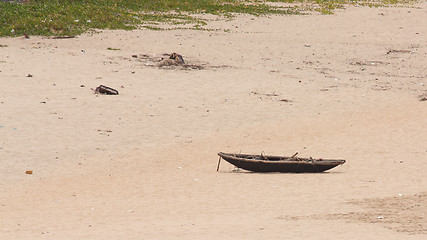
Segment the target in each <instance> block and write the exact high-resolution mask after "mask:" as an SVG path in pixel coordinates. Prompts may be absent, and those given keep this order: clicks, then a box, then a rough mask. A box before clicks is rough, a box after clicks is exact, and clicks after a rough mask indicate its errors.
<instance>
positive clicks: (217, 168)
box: [216, 156, 221, 172]
mask: <svg viewBox="0 0 427 240" xmlns="http://www.w3.org/2000/svg"><path fill="white" fill-rule="evenodd" d="M220 163H221V156H219V159H218V167H216V171H217V172H218V171H219V164H220Z"/></svg>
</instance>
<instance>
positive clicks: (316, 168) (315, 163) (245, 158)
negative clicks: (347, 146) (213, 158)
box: [217, 152, 345, 173]
mask: <svg viewBox="0 0 427 240" xmlns="http://www.w3.org/2000/svg"><path fill="white" fill-rule="evenodd" d="M297 154H298V153H296V154H294V156H292V157H283V156H265V155H262V154H261V155H249V154H233V153H223V152H220V153H218V155H219V157H220V158H219V161H218V168H217V171H218V169H219V164H220V161H221V158H223V159H224V160H225V161H227V162H229V163H231V164H233V165H234V166H236V167H238V168H241V169H245V170H248V171H252V172H282V173H283V172H284V173H317V172H323V171H326V170H329V169H331V168H334V167H336V166H338V165H341V164H344V163H345V160H331V159H321V158H320V159H313V158H298V157H296V155H297Z"/></svg>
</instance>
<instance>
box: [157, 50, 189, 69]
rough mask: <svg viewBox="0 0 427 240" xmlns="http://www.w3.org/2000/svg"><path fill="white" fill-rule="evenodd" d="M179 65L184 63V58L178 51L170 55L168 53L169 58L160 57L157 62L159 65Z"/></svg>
mask: <svg viewBox="0 0 427 240" xmlns="http://www.w3.org/2000/svg"><path fill="white" fill-rule="evenodd" d="M179 65H185V62H184V58H183V57H182V56H181V55H179V54H178V53H172V54H171V55H169V58H167V59H162V60H161V61H160V62H159V64H158V66H159V67H164V66H179Z"/></svg>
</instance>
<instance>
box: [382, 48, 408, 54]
mask: <svg viewBox="0 0 427 240" xmlns="http://www.w3.org/2000/svg"><path fill="white" fill-rule="evenodd" d="M390 53H412V51H411V50H405V49H399V50H394V49H392V50H388V52H387V54H390Z"/></svg>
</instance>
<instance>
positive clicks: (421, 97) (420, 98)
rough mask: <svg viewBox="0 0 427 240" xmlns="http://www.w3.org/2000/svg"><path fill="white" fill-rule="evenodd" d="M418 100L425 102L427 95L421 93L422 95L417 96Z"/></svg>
mask: <svg viewBox="0 0 427 240" xmlns="http://www.w3.org/2000/svg"><path fill="white" fill-rule="evenodd" d="M418 99H419V100H420V101H421V102H424V101H427V93H423V94H421V95H419V96H418Z"/></svg>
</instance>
